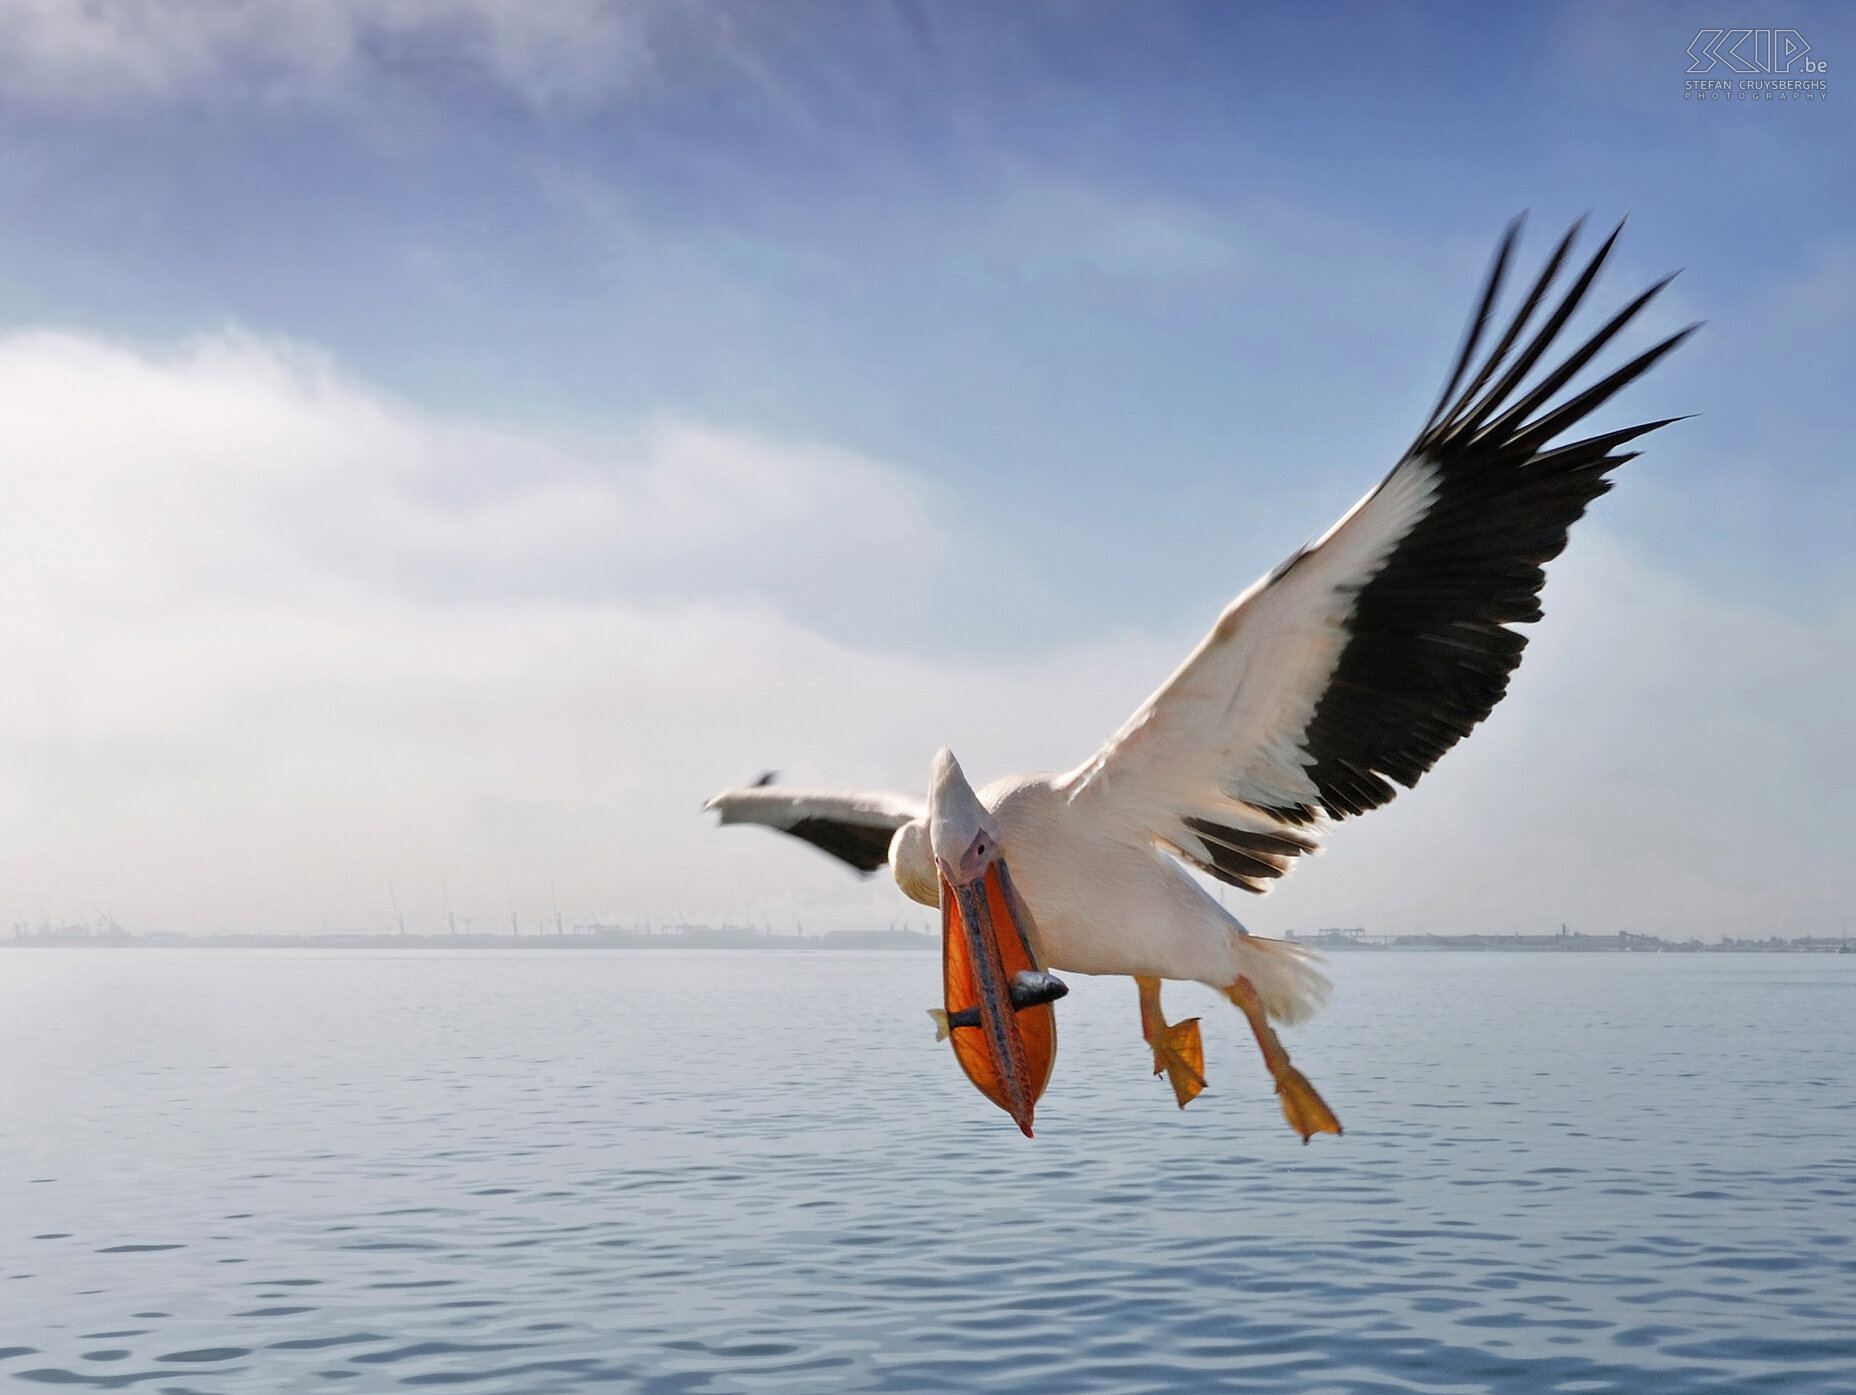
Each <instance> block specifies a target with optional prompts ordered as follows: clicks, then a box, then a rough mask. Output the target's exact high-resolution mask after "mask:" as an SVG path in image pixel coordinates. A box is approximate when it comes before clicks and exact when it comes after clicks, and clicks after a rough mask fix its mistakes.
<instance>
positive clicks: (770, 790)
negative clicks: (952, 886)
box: [702, 776, 927, 873]
mask: <svg viewBox="0 0 1856 1395" xmlns="http://www.w3.org/2000/svg"><path fill="white" fill-rule="evenodd" d="M702 807H703V808H704V809H713V810H714V811H715V812H716V813H717V814H719V815H720V816H721V821H722V822H723V823H759V824H765V825H766V826H767V827H768V828H777V829H779V830H780V832H782V833H790V834H792V836H793V837H795V838H803V839H804V840H805V841H806V842H808V843H810V844H812V846H813V847H815V848H822V849H823V850H824V851H826V852H828V853H830V854H831V855H832V856H833V857H835V858H837V859H838V860H839V861H841V862H848V863H849V864H850V865H851V866H853V867H855V868H856V869H857V870H858V871H859V872H865V873H869V872H874V871H876V869H877V868H879V867H881V866H883V865H884V864H885V863H886V862H888V860H889V843H890V839H891V838H893V837H894V836H895V833H896V830H897V829H898V828H901V827H902V825H903V824H905V823H909V822H911V821H913V820H915V819H919V818H923V817H924V816H925V815H926V813H927V808H926V806H925V805H924V804H923V803H922V801H921V800H919V799H917V798H915V797H914V796H913V795H907V794H894V793H891V792H889V791H886V790H864V791H850V790H802V789H787V788H785V787H784V786H780V785H775V784H773V783H772V777H771V776H763V777H762V778H761V781H760V783H758V784H754V785H744V786H742V787H740V788H738V789H728V790H723V791H722V792H721V793H720V794H718V795H716V796H715V797H714V798H713V799H711V800H709V802H708V803H706V804H704V805H703V806H702Z"/></svg>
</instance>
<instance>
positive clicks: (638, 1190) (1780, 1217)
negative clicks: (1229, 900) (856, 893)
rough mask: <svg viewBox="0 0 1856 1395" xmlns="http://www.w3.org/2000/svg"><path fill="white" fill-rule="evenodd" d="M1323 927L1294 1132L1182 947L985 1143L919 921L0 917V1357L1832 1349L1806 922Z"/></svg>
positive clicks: (750, 1372)
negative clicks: (315, 938) (1019, 1124)
mask: <svg viewBox="0 0 1856 1395" xmlns="http://www.w3.org/2000/svg"><path fill="white" fill-rule="evenodd" d="M1331 967H1332V971H1333V976H1334V978H1335V979H1336V981H1337V986H1338V991H1337V993H1336V996H1335V1001H1334V1003H1333V1004H1332V1006H1331V1007H1330V1008H1329V1010H1328V1011H1327V1012H1326V1013H1325V1014H1324V1015H1323V1016H1322V1017H1321V1018H1319V1019H1318V1020H1317V1021H1316V1023H1315V1024H1313V1025H1312V1026H1310V1027H1307V1028H1304V1029H1301V1030H1299V1031H1297V1032H1296V1033H1294V1034H1292V1035H1291V1037H1290V1045H1291V1048H1292V1049H1294V1050H1295V1052H1296V1058H1297V1063H1298V1064H1300V1065H1302V1066H1303V1067H1304V1068H1305V1069H1306V1070H1307V1072H1308V1074H1309V1075H1310V1076H1311V1078H1313V1079H1314V1080H1315V1082H1316V1083H1317V1084H1318V1085H1320V1086H1321V1087H1322V1089H1323V1090H1324V1092H1325V1093H1326V1095H1327V1097H1328V1099H1329V1101H1330V1102H1331V1103H1332V1104H1333V1105H1334V1107H1335V1109H1336V1111H1337V1112H1338V1113H1339V1115H1340V1116H1341V1119H1342V1121H1343V1122H1344V1123H1345V1124H1346V1126H1347V1130H1348V1132H1347V1136H1346V1137H1345V1138H1343V1139H1338V1140H1336V1139H1318V1140H1316V1142H1315V1143H1314V1144H1312V1145H1311V1146H1309V1147H1307V1148H1303V1147H1302V1146H1301V1145H1300V1144H1299V1143H1298V1142H1297V1141H1296V1139H1295V1138H1294V1136H1293V1135H1292V1134H1291V1133H1290V1132H1289V1131H1288V1129H1287V1128H1286V1127H1285V1126H1284V1125H1283V1123H1282V1121H1281V1119H1280V1116H1279V1115H1278V1114H1277V1112H1276V1108H1275V1105H1274V1102H1273V1100H1272V1099H1271V1097H1270V1095H1269V1093H1268V1089H1267V1084H1266V1081H1265V1077H1264V1075H1263V1073H1262V1068H1261V1066H1260V1065H1259V1064H1258V1063H1257V1061H1256V1059H1255V1056H1254V1052H1253V1050H1252V1048H1251V1047H1250V1046H1249V1044H1248V1040H1247V1038H1246V1037H1245V1036H1244V1035H1243V1033H1242V1029H1241V1023H1240V1020H1239V1019H1238V1017H1237V1014H1236V1013H1235V1012H1233V1011H1232V1010H1231V1009H1230V1008H1229V1007H1228V1006H1225V1005H1223V1004H1222V1003H1220V1002H1218V1001H1216V1000H1214V999H1213V997H1212V995H1211V994H1210V993H1209V992H1207V991H1205V990H1201V989H1197V988H1194V987H1191V986H1178V987H1175V988H1172V989H1169V1007H1170V1008H1172V1009H1173V1010H1174V1011H1175V1014H1176V1015H1187V1014H1188V1013H1190V1012H1203V1013H1204V1014H1205V1018H1206V1024H1205V1025H1206V1050H1207V1055H1208V1058H1209V1063H1208V1066H1209V1072H1208V1073H1209V1075H1210V1078H1211V1084H1212V1088H1211V1091H1210V1092H1208V1093H1207V1094H1206V1095H1205V1096H1204V1097H1203V1098H1202V1099H1201V1100H1199V1101H1198V1102H1197V1103H1196V1104H1194V1105H1193V1106H1192V1108H1190V1109H1189V1110H1187V1111H1186V1112H1185V1113H1183V1114H1182V1113H1180V1112H1179V1111H1177V1110H1175V1109H1174V1107H1173V1105H1172V1102H1171V1096H1170V1094H1169V1092H1168V1091H1167V1089H1166V1086H1165V1085H1164V1084H1163V1083H1162V1082H1161V1081H1159V1080H1155V1079H1153V1078H1152V1077H1151V1076H1149V1075H1148V1073H1147V1072H1148V1062H1147V1058H1146V1057H1145V1056H1144V1052H1143V1050H1142V1048H1141V1045H1140V1041H1139V1038H1138V1030H1137V1019H1136V1011H1135V1000H1134V991H1133V987H1132V985H1131V984H1129V983H1126V982H1123V981H1114V980H1109V981H1101V982H1097V981H1091V980H1087V979H1078V980H1073V982H1074V983H1075V992H1074V993H1073V994H1072V996H1071V997H1070V998H1069V999H1068V1000H1066V1001H1065V1002H1064V1003H1063V1004H1061V1005H1060V1009H1059V1013H1060V1019H1059V1020H1060V1023H1061V1033H1062V1050H1061V1052H1060V1054H1059V1057H1058V1063H1057V1074H1056V1078H1055V1080H1054V1081H1053V1083H1052V1086H1051V1089H1050V1092H1049V1094H1048V1095H1046V1097H1045V1099H1044V1102H1043V1104H1042V1105H1041V1106H1040V1108H1039V1112H1038V1125H1039V1136H1038V1138H1037V1139H1036V1140H1035V1141H1027V1140H1025V1139H1024V1138H1021V1137H1020V1136H1019V1135H1018V1134H1017V1133H1016V1132H1015V1131H1014V1130H1013V1128H1012V1126H1011V1123H1010V1122H1009V1121H1008V1120H1007V1119H1006V1118H1005V1116H1004V1115H1003V1114H1000V1113H999V1112H998V1111H997V1110H995V1109H993V1108H992V1106H990V1105H988V1104H986V1103H985V1101H984V1100H982V1099H981V1098H980V1097H979V1096H978V1095H977V1094H976V1093H974V1091H973V1090H972V1089H971V1088H970V1087H969V1086H968V1085H967V1084H966V1082H965V1081H964V1080H963V1079H961V1078H960V1076H959V1074H958V1072H957V1070H956V1068H955V1066H954V1064H953V1061H952V1059H951V1057H950V1055H949V1054H948V1052H947V1048H946V1047H945V1046H936V1045H935V1043H934V1041H933V1034H932V1028H931V1026H930V1024H929V1021H928V1019H927V1017H926V1016H925V1015H924V1013H923V1009H924V1008H926V1007H928V1006H930V1005H931V1004H932V1003H933V1002H934V999H935V991H936V976H937V972H938V965H937V961H936V960H935V959H934V957H933V956H930V955H916V954H839V955H828V954H790V955H786V954H752V953H742V954H729V953H722V952H707V953H704V952H683V953H664V954H661V955H659V954H649V953H624V952H617V953H614V952H606V953H599V952H554V953H548V952H536V953H532V954H525V953H499V952H495V951H490V952H485V953H479V954H468V953H460V954H455V955H451V954H439V953H408V954H405V955H399V954H393V953H381V952H372V953H365V952H357V953H352V954H344V953H340V952H323V953H316V952H305V953H297V952H292V951H269V952H267V951H247V952H240V951H223V952H221V951H204V950H203V951H195V952H188V951H166V952H164V951H158V950H156V951H146V950H145V951H114V952H111V951H83V950H71V951H61V950H35V951H17V952H5V953H0V1067H3V1068H4V1069H3V1072H0V1383H5V1384H10V1383H12V1382H14V1381H18V1382H25V1383H28V1384H30V1383H42V1384H55V1385H76V1386H83V1387H96V1388H107V1389H114V1388H119V1387H120V1388H132V1389H146V1390H149V1391H161V1392H181V1391H190V1392H226V1391H247V1390H249V1391H260V1390H261V1391H306V1390H316V1391H326V1390H331V1389H333V1390H344V1389H345V1390H350V1391H369V1390H385V1389H390V1388H397V1387H400V1386H415V1387H416V1386H422V1385H437V1386H442V1385H450V1384H459V1385H466V1386H469V1387H472V1388H474V1389H477V1390H483V1391H570V1390H583V1389H595V1388H613V1389H618V1390H623V1391H634V1390H635V1391H661V1392H683V1391H692V1392H693V1391H705V1392H707V1391H713V1392H734V1391H793V1392H820V1391H840V1390H842V1391H879V1390H880V1391H910V1392H913V1391H963V1392H964V1391H1009V1392H1020V1391H1048V1392H1053V1395H1057V1393H1059V1392H1060V1393H1061V1395H1072V1392H1083V1391H1117V1392H1119V1391H1155V1392H1159V1391H1168V1392H1172V1391H1177V1392H1188V1391H1190V1392H1203V1391H1293V1392H1297V1395H1340V1392H1369V1391H1371V1392H1390V1391H1452V1392H1456V1391H1527V1392H1548V1391H1552V1392H1579V1391H1594V1392H1596V1391H1616V1392H1631V1395H1641V1393H1642V1392H1688V1391H1723V1392H1725V1391H1733V1392H1743V1391H1785V1392H1792V1391H1798V1392H1819V1391H1824V1392H1828V1391H1836V1392H1845V1393H1846V1395H1847V1392H1852V1391H1856V1244H1853V1243H1852V1238H1851V1237H1852V1232H1853V1231H1856V1107H1853V1105H1856V1065H1853V1064H1852V1061H1853V1059H1856V1052H1852V1050H1851V1048H1852V1044H1853V1039H1856V1032H1853V1029H1852V1025H1851V1024H1852V1023H1856V958H1852V957H1844V958H1837V957H1815V956H1813V957H1804V956H1785V957H1775V958H1768V959H1762V958H1754V957H1747V956H1718V957H1709V958H1690V957H1674V956H1661V957H1657V956H1609V955H1607V956H1598V955H1592V956H1568V957H1565V958H1561V957H1550V956H1527V955H1505V954H1486V955H1473V954H1470V955H1436V956H1420V955H1355V956H1351V957H1344V958H1339V959H1337V960H1336V961H1335V962H1334V963H1333V965H1332V966H1331ZM22 1388H24V1387H22Z"/></svg>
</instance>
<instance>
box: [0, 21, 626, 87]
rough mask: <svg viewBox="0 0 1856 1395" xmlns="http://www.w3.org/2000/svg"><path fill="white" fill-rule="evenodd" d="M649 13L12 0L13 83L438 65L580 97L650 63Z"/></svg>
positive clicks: (215, 80)
mask: <svg viewBox="0 0 1856 1395" xmlns="http://www.w3.org/2000/svg"><path fill="white" fill-rule="evenodd" d="M650 13H651V7H650V6H648V5H646V4H644V3H641V2H640V0H550V3H548V4H543V5H523V4H506V3H502V0H317V2H316V3H314V4H307V5H305V4H299V3H296V0H204V3H202V2H201V0H94V3H86V4H76V5H73V4H67V3H64V0H0V91H5V92H8V93H11V94H13V95H15V96H22V97H27V98H31V99H34V100H38V101H50V102H56V103H61V104H74V105H86V104H95V103H99V102H105V101H114V100H119V99H124V98H128V99H152V100H160V99H175V98H179V99H186V100H190V101H198V100H201V99H203V98H206V97H208V96H209V95H222V96H223V95H228V94H231V95H246V96H254V95H255V96H258V97H261V98H264V99H268V100H276V101H286V102H295V101H307V102H331V101H333V102H339V101H342V100H345V99H346V98H347V97H350V96H352V95H353V94H354V93H355V92H357V91H359V90H361V89H364V88H366V87H369V86H372V85H378V84H385V85H394V84H403V83H414V82H417V81H419V80H421V76H422V75H424V76H428V77H429V76H431V74H432V72H433V71H438V72H443V73H448V74H450V76H451V79H452V80H455V79H456V78H457V77H458V76H460V75H467V74H468V75H474V76H475V78H476V79H477V80H479V81H482V82H485V83H488V84H490V85H493V86H495V87H499V88H502V89H503V90H505V91H507V92H509V93H511V94H512V95H514V96H516V97H518V98H519V99H521V100H523V101H525V102H528V103H531V104H533V105H535V106H537V107H542V108H552V107H562V106H565V107H573V106H579V105H583V104H586V103H589V102H593V101H596V100H598V99H599V98H601V97H603V96H605V95H607V94H609V93H611V92H613V91H615V90H617V89H619V88H621V87H623V86H624V85H625V84H626V83H627V82H628V81H629V80H630V79H631V78H633V77H634V76H635V75H636V74H637V73H638V72H639V71H640V70H641V69H642V68H643V67H644V66H645V65H646V63H647V62H648V59H649V40H648V33H647V31H648V27H649V26H648V22H647V21H648V18H649V15H650Z"/></svg>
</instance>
